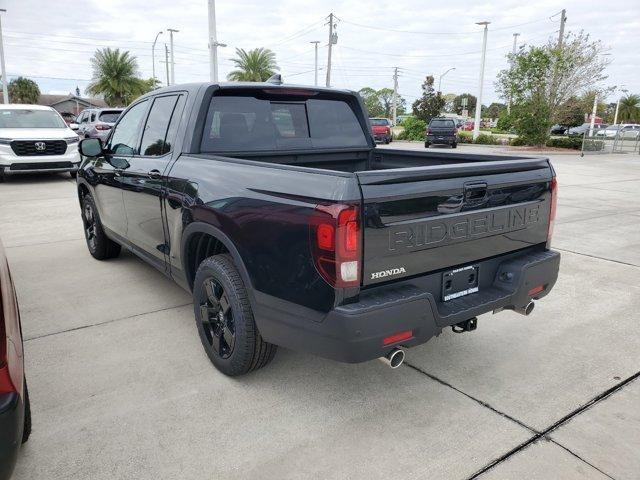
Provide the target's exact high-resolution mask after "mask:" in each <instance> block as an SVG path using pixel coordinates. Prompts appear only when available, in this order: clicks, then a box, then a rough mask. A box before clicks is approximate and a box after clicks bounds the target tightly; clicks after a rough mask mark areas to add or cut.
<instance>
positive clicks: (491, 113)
mask: <svg viewBox="0 0 640 480" xmlns="http://www.w3.org/2000/svg"><path fill="white" fill-rule="evenodd" d="M506 110H507V106H506V105H505V104H504V103H498V102H493V103H492V104H491V105H489V106H488V107H487V108H486V109H485V112H484V113H483V114H482V116H483V117H489V118H498V117H500V114H501V113H502V112H504V111H506Z"/></svg>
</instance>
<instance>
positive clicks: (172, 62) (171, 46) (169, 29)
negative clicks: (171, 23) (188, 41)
mask: <svg viewBox="0 0 640 480" xmlns="http://www.w3.org/2000/svg"><path fill="white" fill-rule="evenodd" d="M179 31H180V30H176V29H174V28H167V32H169V48H170V49H171V85H174V84H175V83H176V69H175V61H174V57H173V34H174V33H178V32H179Z"/></svg>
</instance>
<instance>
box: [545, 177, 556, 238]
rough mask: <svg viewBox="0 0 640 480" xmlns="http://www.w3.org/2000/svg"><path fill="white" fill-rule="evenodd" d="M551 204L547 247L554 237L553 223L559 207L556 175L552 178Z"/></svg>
mask: <svg viewBox="0 0 640 480" xmlns="http://www.w3.org/2000/svg"><path fill="white" fill-rule="evenodd" d="M550 190H551V206H550V207H549V229H548V230H547V248H549V247H550V246H551V237H553V225H554V223H555V221H556V210H557V209H558V180H557V179H556V177H553V178H552V179H551V183H550Z"/></svg>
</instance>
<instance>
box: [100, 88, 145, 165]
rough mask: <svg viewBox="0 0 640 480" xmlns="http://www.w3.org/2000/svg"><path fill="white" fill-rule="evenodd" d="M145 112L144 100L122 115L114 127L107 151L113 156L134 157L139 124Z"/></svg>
mask: <svg viewBox="0 0 640 480" xmlns="http://www.w3.org/2000/svg"><path fill="white" fill-rule="evenodd" d="M146 110H147V100H144V101H142V102H140V103H138V104H136V105H134V106H133V107H131V108H130V109H129V110H128V111H127V113H125V114H124V116H123V117H122V119H121V120H120V122H119V123H118V125H116V127H115V130H114V132H113V134H112V135H111V140H110V141H109V150H111V152H112V153H113V154H115V155H134V154H135V153H136V150H137V145H136V143H137V140H138V131H139V129H140V124H141V123H142V120H143V118H144V113H145V111H146Z"/></svg>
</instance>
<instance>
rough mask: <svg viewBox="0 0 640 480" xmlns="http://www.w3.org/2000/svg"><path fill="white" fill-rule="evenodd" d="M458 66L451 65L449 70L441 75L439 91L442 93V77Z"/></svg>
mask: <svg viewBox="0 0 640 480" xmlns="http://www.w3.org/2000/svg"><path fill="white" fill-rule="evenodd" d="M455 69H456V67H451V68H450V69H449V70H447V71H446V72H444V73H443V74H442V75H440V78H439V79H438V92H440V93H442V90H441V87H442V78H443V77H444V76H445V75H446V74H447V73H449V72H450V71H451V70H455Z"/></svg>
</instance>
